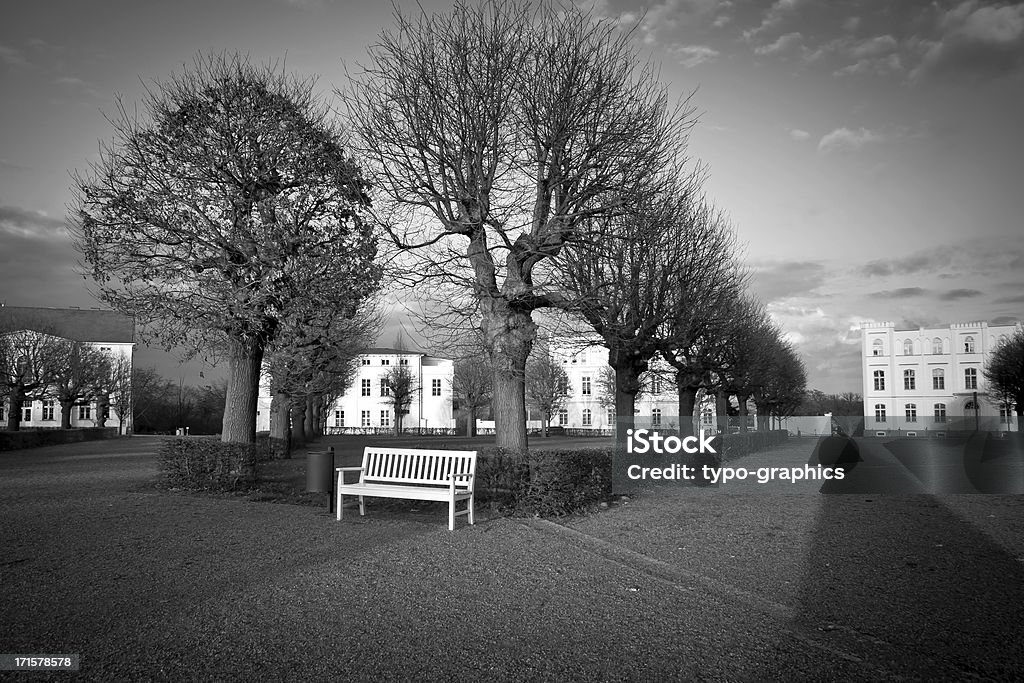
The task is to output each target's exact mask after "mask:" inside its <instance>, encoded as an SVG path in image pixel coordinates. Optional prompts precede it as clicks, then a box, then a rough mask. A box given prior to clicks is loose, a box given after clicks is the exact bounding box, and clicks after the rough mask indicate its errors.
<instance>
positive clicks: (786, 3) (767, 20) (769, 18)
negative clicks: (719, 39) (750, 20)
mask: <svg viewBox="0 0 1024 683" xmlns="http://www.w3.org/2000/svg"><path fill="white" fill-rule="evenodd" d="M800 2H801V0H776V1H775V2H774V3H772V5H771V7H769V8H768V9H767V10H766V11H765V13H764V16H763V17H762V18H761V23H760V25H758V26H757V27H755V28H752V29H748V30H746V31H744V32H743V38H744V40H746V41H748V42H752V41H753V39H754V38H756V37H757V36H758V35H759V34H761V33H764V32H766V31H771V30H773V29H776V28H778V27H779V26H780V25H781V24H782V23H783V22H784V21H785V20H786V19H787V18H788V17H789V16H790V15H791V14H793V12H794V11H795V10H796V9H797V7H798V6H799V5H800Z"/></svg>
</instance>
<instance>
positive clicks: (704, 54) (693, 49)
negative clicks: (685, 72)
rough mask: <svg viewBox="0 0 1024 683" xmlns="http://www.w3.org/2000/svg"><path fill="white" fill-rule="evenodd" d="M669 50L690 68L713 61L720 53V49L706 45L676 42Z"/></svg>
mask: <svg viewBox="0 0 1024 683" xmlns="http://www.w3.org/2000/svg"><path fill="white" fill-rule="evenodd" d="M667 52H668V53H669V54H670V55H672V56H673V57H674V58H675V59H676V60H677V61H678V62H679V63H680V64H682V65H683V66H685V67H686V68H688V69H690V68H693V67H695V66H697V65H698V64H703V63H704V62H708V61H711V60H712V59H714V58H715V57H717V56H718V55H719V52H718V50H713V49H711V48H710V47H707V46H705V45H679V44H675V45H671V46H670V47H669V48H668V50H667Z"/></svg>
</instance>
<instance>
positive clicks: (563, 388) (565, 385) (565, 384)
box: [558, 377, 569, 396]
mask: <svg viewBox="0 0 1024 683" xmlns="http://www.w3.org/2000/svg"><path fill="white" fill-rule="evenodd" d="M558 393H559V394H561V395H562V396H568V395H569V378H568V377H559V378H558Z"/></svg>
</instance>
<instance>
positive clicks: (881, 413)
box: [875, 403, 885, 422]
mask: <svg viewBox="0 0 1024 683" xmlns="http://www.w3.org/2000/svg"><path fill="white" fill-rule="evenodd" d="M875 420H876V421H877V422H885V404H884V403H876V404H875Z"/></svg>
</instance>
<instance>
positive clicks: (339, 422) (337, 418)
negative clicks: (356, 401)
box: [334, 410, 345, 427]
mask: <svg viewBox="0 0 1024 683" xmlns="http://www.w3.org/2000/svg"><path fill="white" fill-rule="evenodd" d="M334 426H335V427H344V426H345V411H344V410H335V411H334Z"/></svg>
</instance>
